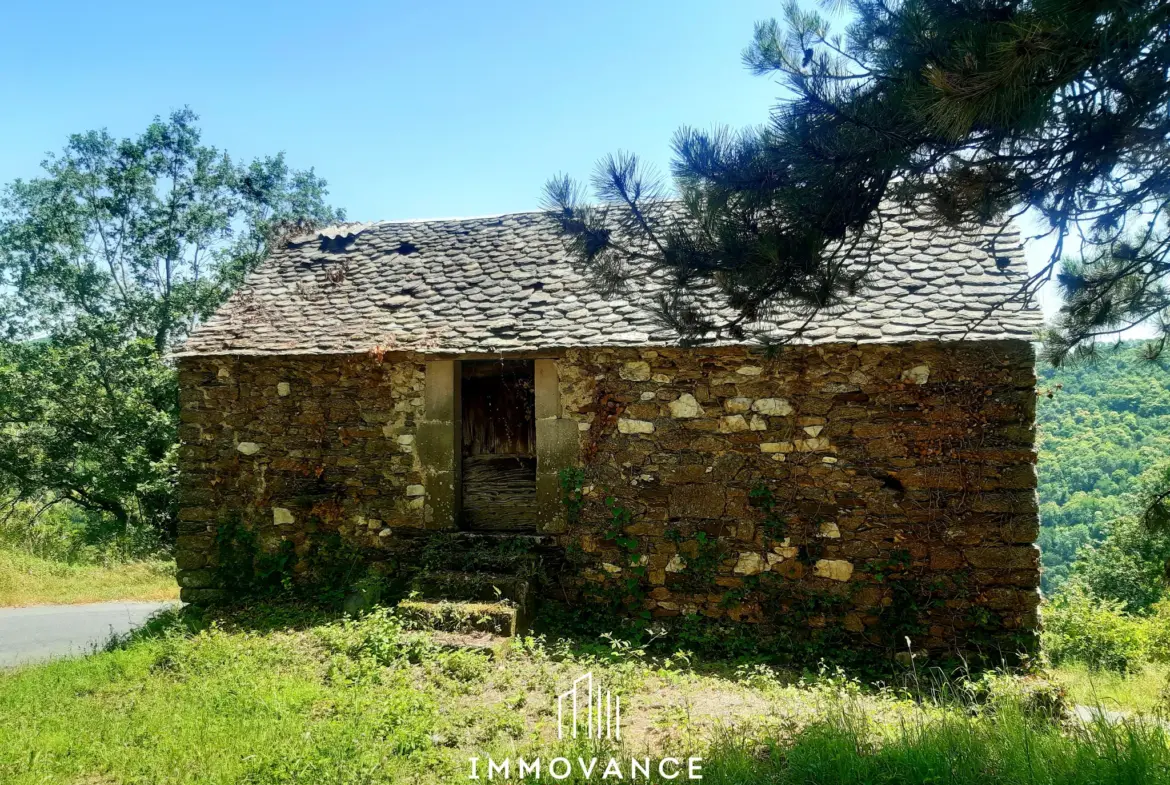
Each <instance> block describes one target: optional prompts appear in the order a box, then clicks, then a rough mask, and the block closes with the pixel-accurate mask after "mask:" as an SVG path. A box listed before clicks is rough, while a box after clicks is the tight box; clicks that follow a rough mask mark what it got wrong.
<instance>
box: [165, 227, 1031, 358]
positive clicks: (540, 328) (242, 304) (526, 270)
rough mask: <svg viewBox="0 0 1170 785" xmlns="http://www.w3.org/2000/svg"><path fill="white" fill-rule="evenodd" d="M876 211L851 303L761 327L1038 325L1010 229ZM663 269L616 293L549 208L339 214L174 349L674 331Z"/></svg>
mask: <svg viewBox="0 0 1170 785" xmlns="http://www.w3.org/2000/svg"><path fill="white" fill-rule="evenodd" d="M883 218H884V220H883V222H882V235H881V236H880V237H879V241H878V244H877V246H876V248H877V252H876V253H875V254H874V257H873V259H874V266H873V267H872V268H871V270H870V275H869V279H868V280H869V284H868V288H867V289H866V290H864V291H862V292H861V293H860V294H859V295H858V296H857V298H856V299H855V300H854V301H853V302H847V303H844V304H842V305H841V306H840V307H837V308H833V309H832V310H831V311H825V312H822V313H820V314H818V315H817V316H816V317H815V318H813V319H812V320H811V322H809V323H808V324H807V326H806V327H805V329H804V330H803V331H802V332H801V333H800V334H799V336H796V337H793V336H792V332H793V330H795V329H796V328H797V326H799V325H804V320H803V319H801V318H795V317H796V316H797V315H796V314H788V315H784V314H779V315H777V318H776V319H775V320H774V322H772V323H770V325H756V326H755V327H756V329H757V330H763V331H764V332H767V333H769V334H771V336H772V337H773V339H775V340H786V339H791V340H795V341H797V342H802V343H833V342H881V341H899V342H902V341H915V340H960V339H963V338H974V337H976V336H978V337H981V338H988V337H990V338H995V337H1000V338H1007V337H1012V338H1019V337H1028V336H1030V335H1032V334H1033V333H1034V332H1035V331H1036V330H1037V329H1038V328H1039V326H1040V314H1039V311H1038V310H1037V308H1036V307H1035V306H1034V305H1033V304H1029V305H1028V306H1027V307H1025V306H1024V304H1023V303H1022V302H1021V300H1020V297H1019V294H1020V291H1021V287H1022V286H1023V285H1024V283H1025V281H1026V280H1027V270H1026V267H1025V265H1024V262H1023V256H1022V253H1021V248H1020V240H1019V234H1018V232H1016V231H1015V230H1014V229H1009V230H1008V231H1005V232H999V230H998V229H978V228H974V229H971V230H970V231H965V232H957V231H954V230H951V229H939V228H938V227H932V225H931V223H930V222H929V221H925V220H923V219H922V218H921V217H918V216H909V215H907V214H905V213H900V212H899V211H897V210H885V211H884V214H883ZM992 243H994V247H992ZM997 257H998V258H999V259H1000V260H1007V261H1008V264H1007V266H1006V268H1005V269H1002V270H1001V269H999V268H998V266H997V264H996V258H997ZM855 263H856V264H858V265H860V264H861V261H860V260H858V261H857V262H855ZM662 280H664V276H662V275H649V276H641V277H640V278H639V277H636V278H635V279H634V281H633V282H632V285H631V287H630V289H629V291H623V292H622V293H620V294H619V295H614V296H606V295H605V294H603V293H602V292H600V291H598V290H595V289H594V288H593V287H592V286H591V285H590V284H589V283H588V281H587V280H586V279H585V278H584V277H583V276H582V275H581V274H580V272H579V271H577V270H575V269H574V268H573V266H572V265H571V264H570V259H569V255H568V253H567V252H566V249H565V243H564V239H563V238H562V237H561V235H560V234H559V232H558V230H557V228H556V226H555V225H554V224H553V223H552V222H551V221H550V220H549V219H548V218H547V217H546V216H544V215H543V214H541V213H517V214H514V215H502V216H495V217H490V218H471V219H461V220H439V221H422V222H410V223H369V224H345V225H339V226H336V227H330V228H328V229H323V230H321V231H320V232H318V233H315V234H313V235H310V236H304V237H299V238H294V240H293V241H291V242H290V243H288V244H287V245H286V246H284V247H282V248H279V249H277V250H275V251H273V252H272V253H271V254H270V255H269V257H268V258H267V259H266V260H265V261H264V263H263V264H261V265H260V267H259V268H258V269H257V270H256V271H255V272H254V273H252V274H251V275H250V276H249V277H248V279H247V281H245V283H244V285H243V286H242V287H241V288H240V290H239V291H237V292H236V293H235V294H234V295H232V297H231V298H230V299H229V300H228V302H227V303H226V304H225V305H224V306H223V307H222V308H220V310H219V311H218V312H217V313H216V314H215V315H214V316H213V317H212V318H211V319H209V320H208V321H207V322H206V323H204V324H202V325H200V326H199V327H198V328H197V329H196V330H195V331H194V333H193V334H192V335H191V336H190V338H189V339H188V340H187V342H186V343H185V344H184V345H183V346H182V347H180V349H179V351H178V352H177V354H178V355H200V354H313V353H351V352H357V351H368V350H369V349H372V348H374V347H375V346H380V347H382V348H384V349H391V350H395V349H402V350H415V351H421V352H431V353H437V352H455V353H459V352H467V353H472V352H505V351H526V350H528V351H531V350H541V349H551V348H562V347H573V346H646V345H671V344H676V343H677V342H678V336H677V335H675V334H674V333H673V332H672V331H671V330H669V329H668V328H665V327H664V326H663V325H662V324H660V323H659V322H658V321H657V320H656V318H655V316H654V315H653V312H652V309H651V307H650V306H651V304H652V302H653V298H654V295H655V293H656V291H657V290H658V289H659V287H660V286H661V281H662ZM1013 298H1014V299H1013ZM1005 302H1006V303H1008V304H1009V306H1010V307H995V306H997V305H1001V304H1003V303H1005ZM754 340H755V339H743V340H739V341H736V340H732V339H722V340H716V341H714V343H715V344H718V345H730V344H735V343H750V342H753V341H754Z"/></svg>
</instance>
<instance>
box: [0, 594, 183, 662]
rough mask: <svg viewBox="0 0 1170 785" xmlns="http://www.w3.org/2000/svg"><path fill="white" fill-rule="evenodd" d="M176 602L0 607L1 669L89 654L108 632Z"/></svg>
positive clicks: (134, 624) (135, 624)
mask: <svg viewBox="0 0 1170 785" xmlns="http://www.w3.org/2000/svg"><path fill="white" fill-rule="evenodd" d="M173 604H175V603H168V602H95V603H92V604H89V605H34V606H32V607H29V608H0V668H2V667H5V666H9V665H20V664H23V663H27V662H35V661H37V660H46V659H49V658H52V657H63V656H68V655H71V654H74V655H75V654H88V653H90V652H92V651H93V650H94V649H95V648H98V647H100V646H102V644H104V643H105V642H106V641H107V640H109V638H110V635H111V634H114V633H119V634H120V633H125V632H129V631H130V630H133V629H134V628H136V627H138V626H140V625H141V624H142V623H143V622H145V621H146V620H147V619H148V618H150V616H151V615H152V614H154V613H155V612H157V611H159V610H161V609H163V608H166V607H168V606H170V605H173Z"/></svg>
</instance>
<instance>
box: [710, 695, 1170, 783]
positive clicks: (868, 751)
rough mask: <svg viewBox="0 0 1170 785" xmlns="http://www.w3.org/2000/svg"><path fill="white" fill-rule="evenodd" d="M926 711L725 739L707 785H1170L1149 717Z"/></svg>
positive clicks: (1167, 741)
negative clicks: (1075, 718)
mask: <svg viewBox="0 0 1170 785" xmlns="http://www.w3.org/2000/svg"><path fill="white" fill-rule="evenodd" d="M957 709H961V707H952V708H950V709H946V710H929V709H926V708H922V709H919V710H916V711H914V712H912V713H910V714H908V715H906V716H905V717H904V718H903V719H902V720H901V721H900V722H896V723H881V722H878V721H875V720H874V719H872V718H871V717H870V716H869V715H868V714H867V713H865V712H864V711H862V710H861V708H860V707H859V706H858V705H856V704H840V705H838V706H836V707H832V708H829V709H827V710H826V712H825V715H824V718H823V719H822V720H820V721H818V722H816V723H814V724H813V725H811V726H809V727H807V728H805V729H804V730H802V731H801V732H799V733H798V734H797V735H796V736H795V737H794V738H793V739H792V740H791V741H789V742H787V743H781V742H777V741H772V742H767V743H763V744H761V742H759V741H752V740H746V739H729V738H726V737H725V738H722V739H720V740H717V741H716V743H715V745H714V746H713V747H712V749H711V751H710V752H709V754H708V755H707V758H706V763H705V765H704V769H703V773H704V778H703V780H704V782H706V783H709V784H710V783H744V784H745V785H750V784H752V783H777V784H778V785H787V784H788V783H791V784H792V785H797V784H798V783H799V784H800V785H813V784H814V783H817V784H821V783H823V784H824V785H870V784H871V783H872V784H873V785H878V784H879V783H880V784H881V785H894V783H897V784H898V785H919V784H920V785H928V784H929V785H934V784H935V783H947V785H1113V784H1114V783H1116V784H1117V785H1122V783H1124V784H1125V785H1146V784H1147V783H1148V784H1150V785H1154V784H1160V783H1170V738H1168V737H1167V732H1166V729H1165V727H1164V726H1163V725H1162V724H1161V723H1160V722H1157V721H1153V720H1148V719H1123V720H1120V721H1112V722H1111V721H1110V720H1108V719H1106V715H1105V714H1104V713H1101V716H1100V718H1099V719H1097V720H1094V721H1092V722H1089V723H1076V724H1071V725H1062V724H1061V723H1060V722H1057V721H1056V720H1054V719H1053V718H1051V717H1048V716H1045V715H1044V714H1043V713H1039V714H1038V713H1036V712H1035V711H1034V710H1033V707H1032V706H1031V705H1030V704H1029V703H1028V702H1027V701H1022V700H1020V699H1019V698H1018V697H1012V698H1008V699H999V700H996V701H994V702H992V703H991V704H987V705H975V704H971V705H970V706H969V707H968V708H967V709H966V710H957Z"/></svg>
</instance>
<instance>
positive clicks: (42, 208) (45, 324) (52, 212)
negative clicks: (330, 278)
mask: <svg viewBox="0 0 1170 785" xmlns="http://www.w3.org/2000/svg"><path fill="white" fill-rule="evenodd" d="M196 121H197V117H196V116H195V114H194V113H192V112H191V111H190V110H187V109H184V110H181V111H177V112H175V113H173V114H172V115H171V116H170V117H169V118H167V119H166V120H163V119H159V118H156V119H155V121H154V122H153V123H151V124H150V126H149V127H148V128H147V129H146V131H145V132H144V133H143V134H142V135H140V136H138V137H137V138H134V139H115V138H113V137H111V136H110V135H109V134H108V133H106V132H104V131H91V132H89V133H84V134H78V135H75V136H73V137H71V138H70V139H69V141H68V143H67V144H66V146H65V148H64V149H63V151H62V152H61V153H60V154H59V155H50V156H49V157H48V158H47V159H46V160H45V162H44V163H43V169H44V175H43V176H41V177H38V178H36V179H33V180H29V181H22V180H17V181H15V182H13V183H11V184H9V185H8V186H7V187H5V188H4V189H3V192H2V195H0V490H7V491H8V492H9V493H8V501H9V502H10V503H15V502H19V501H23V500H28V499H37V500H41V499H44V500H46V502H45V503H47V504H52V503H54V502H57V501H69V502H72V503H74V504H76V505H78V506H80V507H81V508H83V509H85V510H88V511H90V512H92V513H94V514H97V515H99V516H105V517H107V518H109V519H112V520H113V521H114V522H115V523H116V524H117V525H118V526H121V527H128V526H141V525H149V526H154V527H157V528H159V529H161V530H163V531H169V530H171V528H172V526H173V520H172V518H173V509H172V508H173V479H174V447H175V442H176V430H177V415H178V390H177V384H176V379H175V374H174V369H173V367H172V366H171V365H170V364H169V363H168V362H167V354H168V352H169V351H170V350H171V349H172V348H173V347H174V346H175V345H176V344H177V343H178V342H179V341H181V340H182V339H183V338H184V337H185V336H186V335H187V334H188V333H189V332H190V330H191V329H192V328H193V327H194V326H195V325H196V324H198V323H199V321H200V320H202V319H204V318H206V317H207V316H208V315H209V314H210V313H212V312H213V311H214V309H215V308H216V307H217V306H218V305H219V304H220V303H222V302H223V300H224V299H225V298H226V297H227V296H228V295H229V294H230V292H231V290H232V289H233V287H234V286H236V285H237V284H238V283H239V282H240V281H241V280H242V278H243V277H244V276H245V275H246V274H247V273H248V272H249V271H250V270H251V269H253V268H254V267H255V266H256V264H258V262H259V260H260V259H261V258H262V257H263V255H264V253H265V250H266V248H267V247H268V245H269V243H271V242H272V241H273V240H274V239H275V238H277V237H278V236H279V235H280V234H281V232H282V231H285V230H287V229H288V228H289V227H291V226H300V225H301V224H306V223H308V224H316V223H321V222H327V221H333V220H337V219H341V218H343V217H344V216H343V214H342V213H341V212H340V211H338V210H334V209H333V208H331V207H329V206H328V205H327V204H326V203H325V195H326V190H325V182H324V181H323V180H321V179H320V178H318V177H316V176H315V175H314V174H313V172H312V171H307V172H302V171H293V170H290V169H289V167H288V165H287V164H286V163H285V161H284V157H283V155H276V156H272V157H268V158H263V159H258V160H256V161H253V162H251V163H249V164H247V165H239V164H236V163H234V162H233V161H232V160H231V159H230V158H229V157H228V156H227V154H225V153H222V152H220V151H218V150H216V149H215V148H213V147H208V146H206V145H203V144H202V143H201V141H200V134H199V129H198V127H197V125H196Z"/></svg>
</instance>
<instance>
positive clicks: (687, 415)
mask: <svg viewBox="0 0 1170 785" xmlns="http://www.w3.org/2000/svg"><path fill="white" fill-rule="evenodd" d="M668 406H669V408H670V416H671V417H674V418H675V419H679V420H686V419H691V418H694V417H702V416H703V407H702V406H700V405H699V402H698V401H696V400H695V396H693V395H691V394H690V393H683V394H682V395H680V396H679V397H678V400H676V401H671V402H670V404H669V405H668Z"/></svg>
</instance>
